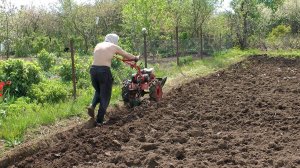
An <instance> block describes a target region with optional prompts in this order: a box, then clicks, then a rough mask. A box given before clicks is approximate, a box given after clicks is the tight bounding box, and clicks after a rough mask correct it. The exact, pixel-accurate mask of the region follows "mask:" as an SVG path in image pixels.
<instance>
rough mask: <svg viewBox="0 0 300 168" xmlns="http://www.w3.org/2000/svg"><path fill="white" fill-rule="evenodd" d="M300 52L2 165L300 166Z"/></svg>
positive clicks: (250, 65) (193, 86) (259, 62)
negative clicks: (297, 55)
mask: <svg viewBox="0 0 300 168" xmlns="http://www.w3.org/2000/svg"><path fill="white" fill-rule="evenodd" d="M299 95H300V59H299V58H298V59H284V58H269V57H266V56H253V57H250V58H249V59H247V60H245V61H243V62H240V63H238V64H235V65H233V66H231V67H230V68H229V69H227V70H224V71H219V72H217V73H215V74H212V75H210V76H207V77H204V78H200V79H196V80H193V81H191V82H190V83H188V84H184V85H181V86H178V87H176V88H173V89H171V90H170V91H169V92H168V94H167V95H165V97H164V99H163V100H162V101H161V102H159V103H152V102H147V101H145V102H144V103H143V104H142V105H141V106H139V107H136V108H135V109H132V110H128V109H125V108H123V107H117V108H115V109H114V110H113V111H112V112H111V113H110V116H109V118H110V119H109V121H108V123H107V124H106V125H104V126H101V127H96V128H94V127H89V126H88V125H89V122H87V123H85V124H83V125H81V126H78V127H75V128H72V129H71V130H69V131H65V132H62V133H59V134H57V135H55V136H54V137H53V138H52V139H50V140H47V141H45V142H40V143H39V144H40V145H39V146H34V147H31V148H30V147H27V148H26V149H24V150H23V151H22V150H21V151H20V152H19V153H18V154H15V155H10V156H7V157H4V158H2V160H1V161H0V167H1V166H2V167H7V166H8V165H9V167H35V168H36V167H57V168H61V167H95V168H96V167H300V127H299V125H300V96H299Z"/></svg>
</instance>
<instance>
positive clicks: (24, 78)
mask: <svg viewBox="0 0 300 168" xmlns="http://www.w3.org/2000/svg"><path fill="white" fill-rule="evenodd" d="M2 71H3V74H4V79H5V80H10V81H12V85H11V86H10V87H11V94H12V95H14V96H16V97H20V96H26V95H27V92H28V91H29V89H30V87H31V85H32V84H37V83H39V82H40V81H41V79H42V77H41V73H40V71H41V70H40V67H39V66H37V65H35V64H34V63H30V62H24V61H22V60H17V59H15V60H12V59H9V60H7V61H5V63H4V65H3V66H2Z"/></svg>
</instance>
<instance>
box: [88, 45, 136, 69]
mask: <svg viewBox="0 0 300 168" xmlns="http://www.w3.org/2000/svg"><path fill="white" fill-rule="evenodd" d="M115 54H118V55H121V56H123V57H124V58H126V59H138V57H135V56H134V55H132V54H130V53H127V52H126V51H124V50H123V49H122V48H121V47H119V46H117V45H115V44H113V43H110V42H102V43H99V44H97V45H96V47H95V49H94V61H93V65H97V66H108V67H111V61H112V59H113V57H114V55H115Z"/></svg>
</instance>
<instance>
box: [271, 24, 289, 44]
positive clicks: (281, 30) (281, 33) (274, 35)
mask: <svg viewBox="0 0 300 168" xmlns="http://www.w3.org/2000/svg"><path fill="white" fill-rule="evenodd" d="M290 32H291V27H290V26H285V25H279V26H277V27H275V28H273V29H272V31H271V32H270V33H269V35H268V37H267V45H268V47H269V48H271V49H286V48H287V47H289V46H286V38H287V36H288V34H289V33H290Z"/></svg>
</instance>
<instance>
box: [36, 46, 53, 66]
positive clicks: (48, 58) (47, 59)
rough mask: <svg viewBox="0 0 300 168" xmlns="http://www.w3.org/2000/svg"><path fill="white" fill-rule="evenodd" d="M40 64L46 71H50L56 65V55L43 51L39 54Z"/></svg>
mask: <svg viewBox="0 0 300 168" xmlns="http://www.w3.org/2000/svg"><path fill="white" fill-rule="evenodd" d="M38 63H39V64H40V65H41V67H42V68H43V70H44V71H48V70H49V69H50V68H51V67H52V66H53V65H54V64H55V55H54V54H53V53H51V54H49V53H48V52H47V51H46V50H45V49H43V50H42V51H41V52H40V53H39V54H38Z"/></svg>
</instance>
